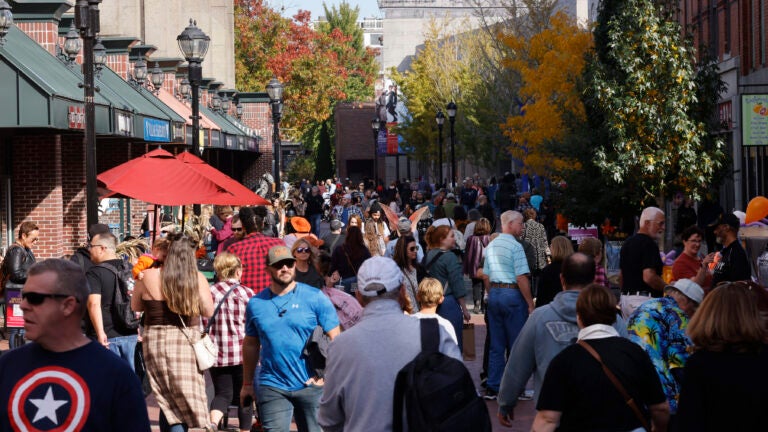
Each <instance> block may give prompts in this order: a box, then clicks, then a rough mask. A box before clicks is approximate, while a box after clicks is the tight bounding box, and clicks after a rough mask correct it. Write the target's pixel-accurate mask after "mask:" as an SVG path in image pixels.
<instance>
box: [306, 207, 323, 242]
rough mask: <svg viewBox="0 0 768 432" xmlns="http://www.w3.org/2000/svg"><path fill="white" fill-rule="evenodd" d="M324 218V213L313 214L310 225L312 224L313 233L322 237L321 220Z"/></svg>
mask: <svg viewBox="0 0 768 432" xmlns="http://www.w3.org/2000/svg"><path fill="white" fill-rule="evenodd" d="M322 219H323V214H322V213H318V214H313V215H311V216H310V217H309V225H310V226H312V234H314V235H316V236H318V237H320V221H321V220H322Z"/></svg>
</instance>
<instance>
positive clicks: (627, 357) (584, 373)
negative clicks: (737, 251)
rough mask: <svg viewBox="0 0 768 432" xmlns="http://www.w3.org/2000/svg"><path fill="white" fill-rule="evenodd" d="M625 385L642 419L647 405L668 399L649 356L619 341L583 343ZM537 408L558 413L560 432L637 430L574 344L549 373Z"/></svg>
mask: <svg viewBox="0 0 768 432" xmlns="http://www.w3.org/2000/svg"><path fill="white" fill-rule="evenodd" d="M587 343H588V344H590V345H591V346H592V348H594V349H595V351H597V353H598V354H600V357H602V359H603V362H604V363H605V364H606V366H608V368H609V369H610V370H611V372H613V373H614V375H616V377H617V378H618V379H619V381H621V383H622V384H623V385H624V388H625V389H626V390H627V392H628V393H629V394H630V396H632V398H633V399H634V400H635V402H637V404H638V406H640V408H641V410H642V411H643V413H645V415H646V417H647V416H648V410H647V409H646V407H647V406H650V405H655V404H659V403H662V402H664V401H665V400H666V397H665V396H664V392H663V391H662V389H661V383H660V382H659V377H658V375H656V370H655V369H654V368H653V364H652V363H651V360H650V359H649V358H648V354H646V353H645V351H643V349H642V348H640V347H639V346H637V345H635V344H634V343H632V342H630V341H629V340H627V339H624V338H620V337H609V338H605V339H591V340H588V341H587ZM536 409H537V410H539V411H541V410H551V411H560V412H562V413H563V415H562V417H561V418H560V427H559V428H558V429H557V430H558V431H592V432H598V431H628V430H632V429H635V428H638V427H640V426H641V424H640V420H639V419H638V418H637V417H635V414H634V413H633V412H632V409H631V408H630V407H629V406H628V405H627V404H626V402H625V401H624V398H623V397H622V396H621V393H619V391H618V390H617V389H616V387H615V386H614V385H613V383H612V382H611V381H610V379H609V378H608V376H607V375H605V372H604V371H603V369H602V367H601V366H600V363H598V362H597V360H595V358H594V357H592V356H591V355H590V354H589V353H588V352H587V351H586V350H585V349H584V348H582V347H581V346H579V345H577V344H574V345H571V346H569V347H568V348H566V349H564V350H563V351H562V352H560V354H558V355H557V356H556V357H555V358H554V359H552V362H551V363H550V364H549V368H547V373H546V375H545V377H544V383H543V385H542V387H541V394H540V395H539V401H538V403H537V404H536Z"/></svg>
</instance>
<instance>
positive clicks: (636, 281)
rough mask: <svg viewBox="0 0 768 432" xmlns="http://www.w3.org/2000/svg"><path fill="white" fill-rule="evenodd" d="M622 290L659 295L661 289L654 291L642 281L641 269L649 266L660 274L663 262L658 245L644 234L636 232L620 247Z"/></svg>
mask: <svg viewBox="0 0 768 432" xmlns="http://www.w3.org/2000/svg"><path fill="white" fill-rule="evenodd" d="M619 266H620V267H621V277H622V281H623V282H622V287H621V291H622V292H635V291H650V292H651V293H652V294H653V296H654V297H661V296H662V294H663V293H662V292H661V291H654V290H653V289H652V288H651V286H650V285H648V284H647V283H645V282H644V281H643V270H645V269H647V268H650V269H653V271H655V272H656V274H657V275H659V276H661V271H662V269H663V268H664V263H662V262H661V255H660V254H659V246H658V245H657V244H656V242H655V241H654V240H653V239H652V238H651V237H650V236H647V235H645V234H636V235H634V236H632V237H630V238H628V239H627V241H625V242H624V245H623V246H622V247H621V254H620V261H619Z"/></svg>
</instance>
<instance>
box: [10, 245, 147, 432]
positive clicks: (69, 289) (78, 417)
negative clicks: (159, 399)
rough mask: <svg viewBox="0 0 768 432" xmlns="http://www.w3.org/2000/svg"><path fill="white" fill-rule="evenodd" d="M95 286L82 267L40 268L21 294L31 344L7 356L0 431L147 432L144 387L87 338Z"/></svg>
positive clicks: (53, 262)
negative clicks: (91, 286) (84, 323)
mask: <svg viewBox="0 0 768 432" xmlns="http://www.w3.org/2000/svg"><path fill="white" fill-rule="evenodd" d="M87 299H88V282H87V279H86V278H85V273H83V270H82V269H81V268H80V266H78V265H77V264H75V263H73V262H71V261H67V260H63V259H48V260H45V261H41V262H38V263H37V264H35V265H33V266H32V267H31V268H30V269H29V271H28V273H27V281H26V283H25V284H24V290H23V291H22V300H21V305H20V306H21V310H22V312H23V313H24V329H25V330H26V337H27V339H29V340H31V341H33V342H32V343H29V344H26V345H23V346H21V347H19V348H16V349H14V350H11V351H9V352H8V353H6V354H5V355H3V356H2V357H0V406H2V407H3V410H4V411H3V412H4V413H5V414H6V415H2V416H0V431H2V432H6V431H8V432H11V431H26V430H62V431H64V430H67V431H125V432H133V431H148V430H150V425H149V416H148V414H147V405H146V402H144V395H143V393H142V391H141V383H140V382H139V379H138V377H136V374H135V373H134V372H133V369H131V368H130V366H128V363H127V362H126V361H125V360H122V359H121V358H119V357H118V356H116V355H114V354H113V353H111V352H109V351H108V350H106V349H104V347H102V346H101V345H100V344H99V343H97V342H95V341H93V340H92V339H89V338H87V337H86V336H85V335H84V334H83V332H82V330H81V328H80V321H81V320H82V319H83V316H84V315H85V309H86V303H87Z"/></svg>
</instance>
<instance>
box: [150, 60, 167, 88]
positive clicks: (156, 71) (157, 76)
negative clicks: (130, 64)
mask: <svg viewBox="0 0 768 432" xmlns="http://www.w3.org/2000/svg"><path fill="white" fill-rule="evenodd" d="M151 79H152V86H153V87H154V88H155V94H158V93H160V89H161V88H163V81H165V72H163V70H162V69H160V65H159V64H158V63H157V62H155V67H153V68H152V78H151Z"/></svg>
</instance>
